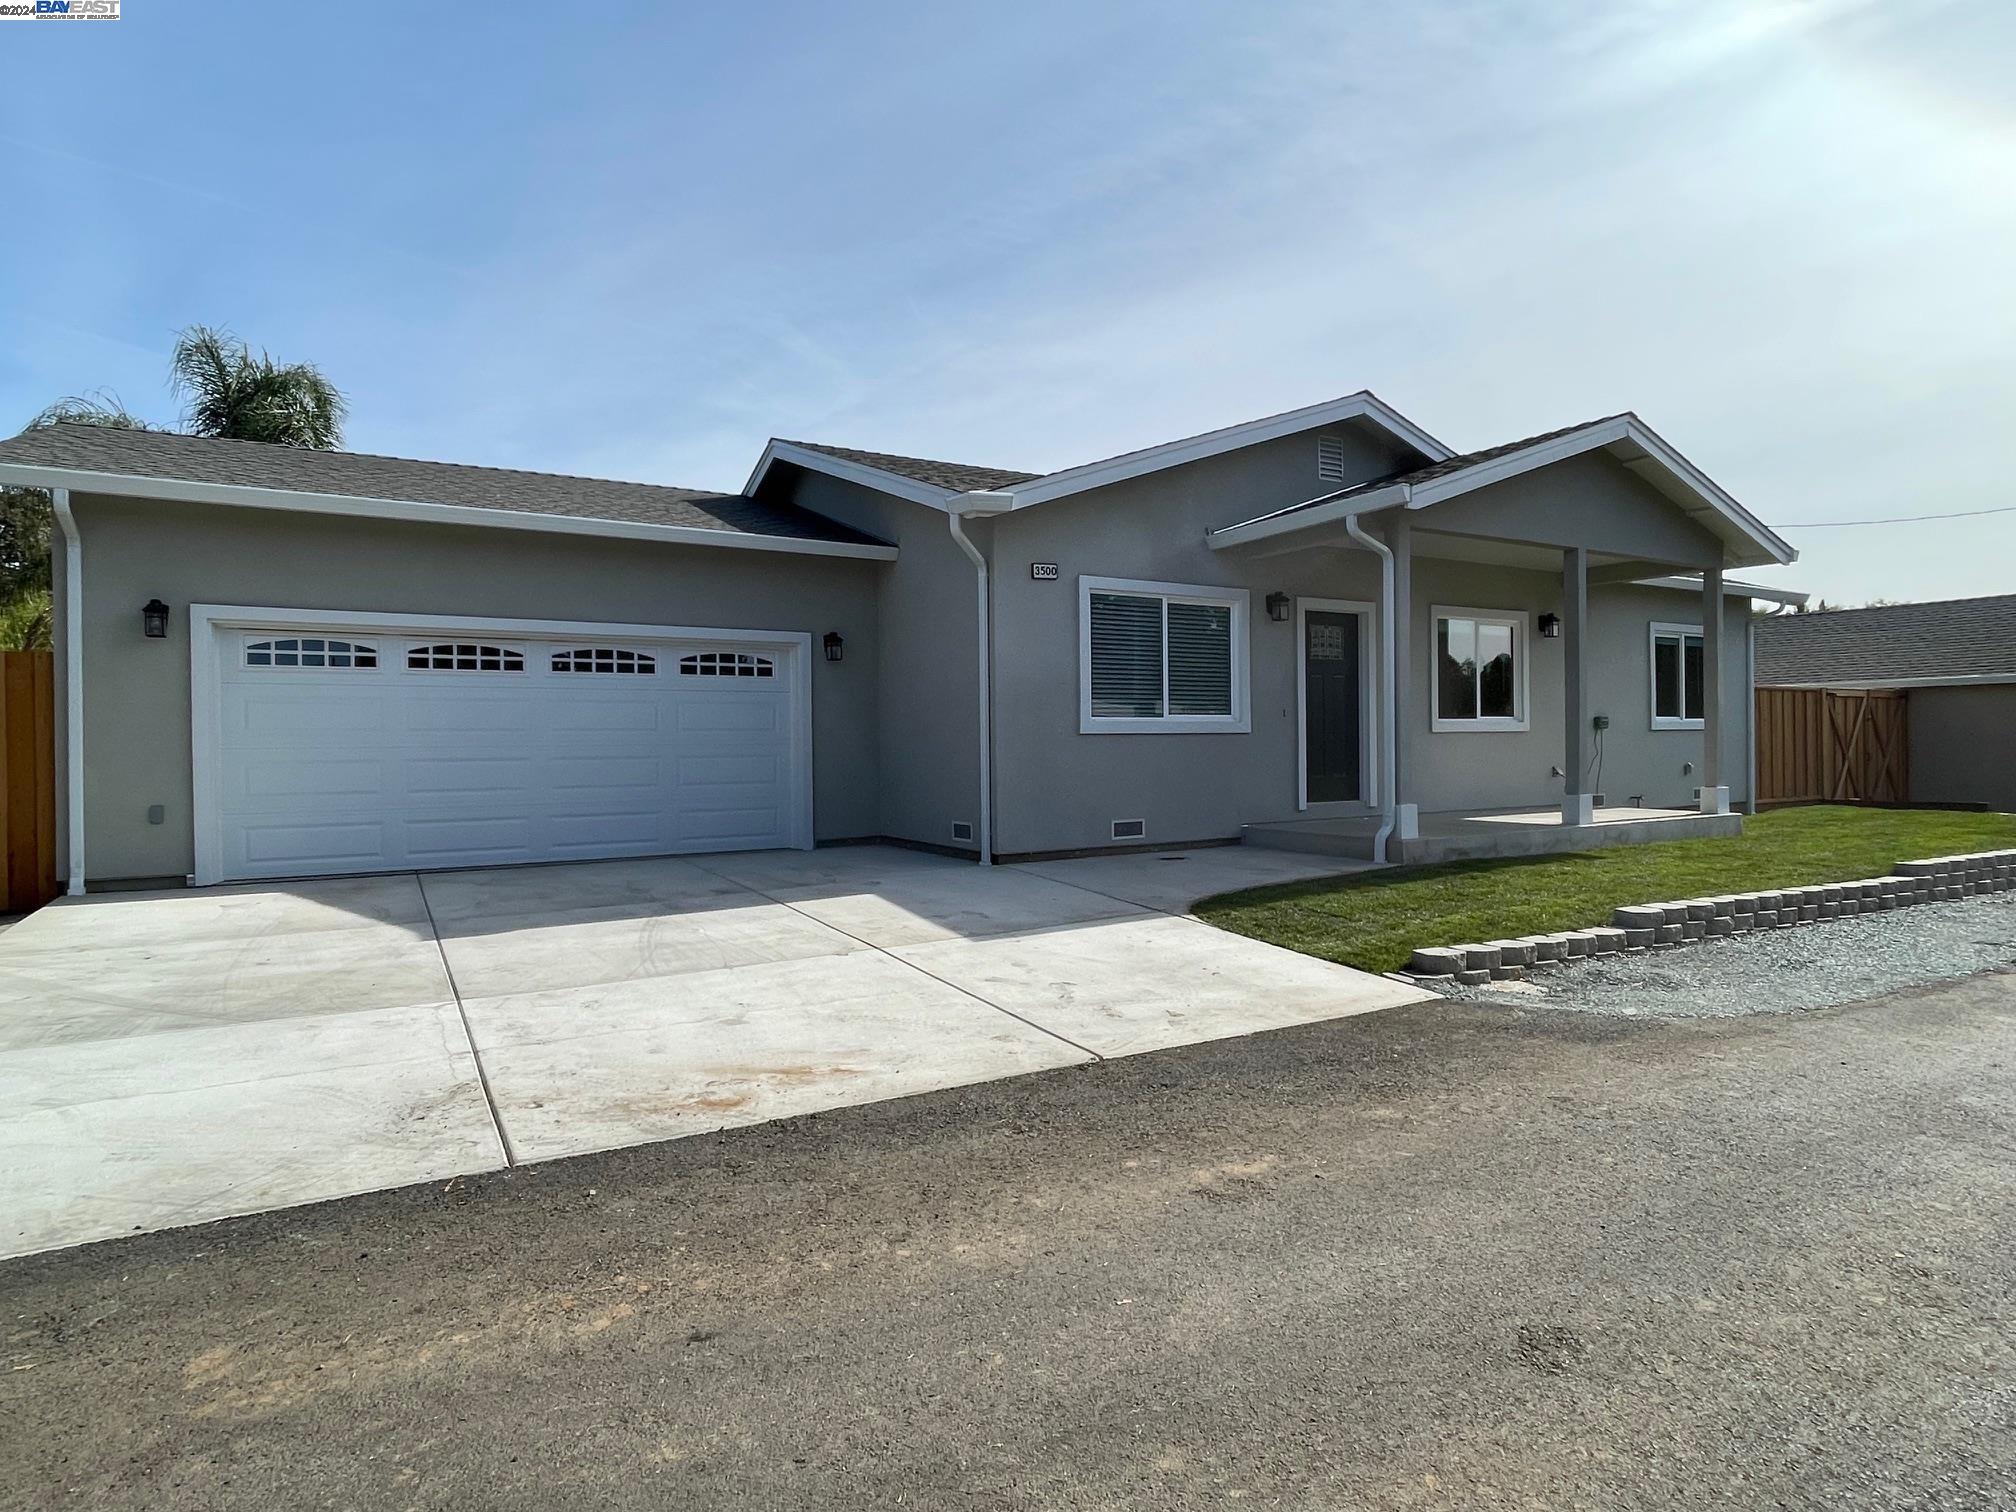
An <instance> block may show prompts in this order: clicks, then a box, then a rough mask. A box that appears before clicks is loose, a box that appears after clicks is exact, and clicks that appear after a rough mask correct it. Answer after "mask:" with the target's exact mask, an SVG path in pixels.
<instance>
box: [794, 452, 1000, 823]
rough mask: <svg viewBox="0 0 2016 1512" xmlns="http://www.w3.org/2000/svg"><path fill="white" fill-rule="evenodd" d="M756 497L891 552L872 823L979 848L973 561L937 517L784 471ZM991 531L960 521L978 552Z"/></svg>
mask: <svg viewBox="0 0 2016 1512" xmlns="http://www.w3.org/2000/svg"><path fill="white" fill-rule="evenodd" d="M763 496H764V497H766V498H769V497H776V498H781V499H786V500H790V501H792V502H795V503H797V504H800V505H802V506H803V507H805V508H807V509H810V510H814V511H816V512H817V513H819V514H823V515H825V516H826V517H827V518H829V519H834V520H839V521H841V522H843V523H845V524H848V525H852V526H853V527H854V528H855V529H856V530H863V531H866V532H867V533H868V534H870V535H872V536H876V537H878V538H880V539H882V540H885V541H890V542H893V543H895V545H896V546H898V547H899V548H900V549H901V556H900V557H899V558H898V560H896V561H895V562H892V563H888V564H886V565H885V566H884V567H883V569H882V572H881V574H880V577H879V593H880V601H879V602H880V609H879V613H880V624H881V635H880V636H879V637H878V639H877V642H876V646H875V649H874V652H873V655H874V658H875V671H876V685H877V689H878V693H877V704H876V727H877V730H878V732H879V738H880V742H881V750H880V756H879V762H878V764H879V770H880V773H881V800H880V806H879V808H878V810H877V818H876V824H875V828H876V831H877V832H878V833H880V834H884V835H889V836H893V837H895V838H897V839H900V840H913V841H917V842H919V843H922V844H926V845H938V846H949V847H952V848H953V849H955V850H973V851H975V852H977V851H978V848H979V840H978V836H979V832H980V831H979V822H980V757H979V750H980V735H979V731H980V693H979V634H978V629H977V625H976V616H977V614H978V604H977V602H976V596H975V587H974V575H973V564H972V563H971V562H970V561H968V560H967V558H966V556H965V554H964V553H963V552H961V551H960V550H959V547H958V545H957V543H956V542H954V541H953V539H952V536H951V533H950V528H949V526H948V524H947V522H946V517H945V515H944V513H943V512H942V511H940V510H937V509H933V508H930V507H929V506H927V505H923V504H915V503H912V502H911V501H909V500H907V499H899V498H895V497H894V496H892V495H889V494H883V493H878V492H876V491H875V490H874V489H871V488H863V487H862V486H861V485H859V484H857V483H850V482H847V481H846V480H844V479H841V478H832V477H828V476H826V475H825V474H824V473H817V472H811V471H808V470H805V469H802V468H798V467H793V466H780V467H777V468H775V469H773V470H772V472H771V474H770V476H769V477H768V478H766V479H765V482H764V489H763ZM989 528H990V527H989V526H988V525H987V524H986V523H985V522H984V521H976V522H973V523H972V524H971V525H970V526H969V534H970V535H971V536H972V538H973V540H974V541H975V543H976V544H978V545H979V546H980V548H981V549H982V550H983V551H984V550H985V549H986V547H987V540H988V532H989ZM850 654H851V653H850ZM955 820H956V821H961V822H964V823H967V824H971V825H972V826H973V835H974V839H972V840H970V841H961V840H955V839H953V838H952V825H953V823H954V821H955Z"/></svg>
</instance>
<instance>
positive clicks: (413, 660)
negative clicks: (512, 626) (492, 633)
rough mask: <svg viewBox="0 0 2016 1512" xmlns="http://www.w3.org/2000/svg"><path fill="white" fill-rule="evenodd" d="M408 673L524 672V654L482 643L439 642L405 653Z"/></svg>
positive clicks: (504, 647) (414, 648)
mask: <svg viewBox="0 0 2016 1512" xmlns="http://www.w3.org/2000/svg"><path fill="white" fill-rule="evenodd" d="M406 670H407V671H409V672H523V671H524V670H525V653H524V652H522V651H517V650H513V649H512V648H510V647H508V646H492V645H485V644H483V643H481V642H470V641H442V642H438V643H436V644H433V645H425V646H414V647H413V648H412V649H411V650H409V651H408V652H407V653H406Z"/></svg>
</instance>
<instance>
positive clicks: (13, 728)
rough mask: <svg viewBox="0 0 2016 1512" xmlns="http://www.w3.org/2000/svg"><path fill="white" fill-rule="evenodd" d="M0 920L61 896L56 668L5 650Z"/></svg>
mask: <svg viewBox="0 0 2016 1512" xmlns="http://www.w3.org/2000/svg"><path fill="white" fill-rule="evenodd" d="M0 847H4V856H0V913H9V914H15V913H26V912H27V911H28V910H29V909H31V908H40V907H41V906H42V905H43V904H44V903H47V902H48V901H49V900H50V899H51V898H53V897H55V896H56V891H57V888H56V662H55V658H54V657H52V656H51V655H50V654H49V653H48V652H47V651H0Z"/></svg>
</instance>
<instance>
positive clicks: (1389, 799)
mask: <svg viewBox="0 0 2016 1512" xmlns="http://www.w3.org/2000/svg"><path fill="white" fill-rule="evenodd" d="M1344 528H1345V529H1346V530H1347V531H1349V532H1350V534H1351V539H1352V540H1354V541H1356V542H1357V543H1358V544H1359V545H1360V546H1363V547H1364V548H1365V549H1366V550H1367V551H1376V552H1377V553H1378V554H1379V744H1380V746H1381V750H1380V760H1379V832H1378V833H1377V834H1376V835H1374V836H1373V837H1372V859H1373V860H1374V861H1381V862H1383V861H1384V860H1385V859H1386V842H1387V840H1388V839H1389V838H1390V837H1391V835H1392V834H1393V819H1394V813H1393V807H1394V799H1395V797H1396V793H1395V789H1394V787H1393V767H1394V763H1395V762H1396V761H1397V760H1398V758H1399V754H1400V752H1399V733H1400V732H1399V731H1398V730H1396V729H1395V728H1394V725H1395V723H1396V722H1397V721H1396V720H1395V717H1394V715H1395V710H1394V707H1393V704H1394V696H1393V695H1394V681H1395V679H1394V672H1393V630H1394V627H1393V594H1394V569H1393V551H1392V548H1391V547H1389V546H1388V545H1387V544H1386V543H1385V542H1384V541H1382V540H1380V539H1379V538H1378V537H1377V536H1371V535H1367V534H1366V533H1365V532H1364V530H1362V529H1361V528H1360V527H1359V524H1358V516H1356V515H1355V514H1354V515H1346V516H1345V517H1344Z"/></svg>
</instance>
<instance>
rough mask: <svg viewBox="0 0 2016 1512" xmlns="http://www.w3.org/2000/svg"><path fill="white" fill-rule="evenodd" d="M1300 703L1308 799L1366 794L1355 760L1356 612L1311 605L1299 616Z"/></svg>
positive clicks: (1328, 800)
mask: <svg viewBox="0 0 2016 1512" xmlns="http://www.w3.org/2000/svg"><path fill="white" fill-rule="evenodd" d="M1302 636H1303V641H1302V667H1303V672H1302V707H1303V709H1304V710H1305V711H1306V714H1307V717H1308V731H1307V735H1306V737H1305V739H1306V741H1307V748H1306V755H1307V758H1308V767H1307V770H1308V774H1309V790H1308V794H1307V796H1308V800H1309V802H1311V803H1338V802H1349V801H1351V800H1353V799H1358V798H1362V797H1364V796H1365V794H1364V790H1363V787H1362V781H1361V773H1360V767H1359V760H1358V747H1359V728H1358V616H1357V615H1355V614H1329V613H1326V612H1324V611H1322V610H1311V611H1310V612H1309V613H1308V614H1307V615H1306V616H1305V617H1304V618H1303V621H1302Z"/></svg>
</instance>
